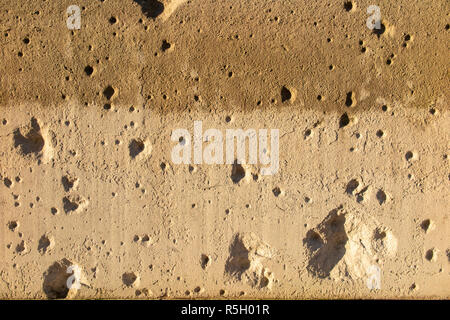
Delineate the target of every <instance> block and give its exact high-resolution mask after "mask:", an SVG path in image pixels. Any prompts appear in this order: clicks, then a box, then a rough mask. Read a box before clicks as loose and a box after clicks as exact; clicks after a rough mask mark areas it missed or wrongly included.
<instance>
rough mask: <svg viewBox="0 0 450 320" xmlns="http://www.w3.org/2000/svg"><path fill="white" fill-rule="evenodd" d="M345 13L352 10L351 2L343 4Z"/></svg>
mask: <svg viewBox="0 0 450 320" xmlns="http://www.w3.org/2000/svg"><path fill="white" fill-rule="evenodd" d="M344 9H345V11H347V12H349V11H351V10H352V9H353V3H352V2H351V1H347V2H344Z"/></svg>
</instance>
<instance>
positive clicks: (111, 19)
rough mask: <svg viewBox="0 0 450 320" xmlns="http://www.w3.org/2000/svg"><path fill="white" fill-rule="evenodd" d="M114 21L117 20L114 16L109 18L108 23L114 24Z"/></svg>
mask: <svg viewBox="0 0 450 320" xmlns="http://www.w3.org/2000/svg"><path fill="white" fill-rule="evenodd" d="M116 22H117V19H116V18H115V17H111V18H109V23H110V24H115V23H116Z"/></svg>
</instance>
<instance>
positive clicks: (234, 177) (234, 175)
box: [231, 160, 245, 184]
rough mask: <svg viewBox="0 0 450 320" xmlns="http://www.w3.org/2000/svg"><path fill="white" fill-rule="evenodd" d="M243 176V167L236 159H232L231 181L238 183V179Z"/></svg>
mask: <svg viewBox="0 0 450 320" xmlns="http://www.w3.org/2000/svg"><path fill="white" fill-rule="evenodd" d="M244 178H245V169H244V167H243V166H242V165H240V164H239V163H238V162H237V160H235V161H234V164H233V167H232V168H231V181H233V183H234V184H238V183H239V181H241V180H242V179H244Z"/></svg>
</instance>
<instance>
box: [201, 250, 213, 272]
mask: <svg viewBox="0 0 450 320" xmlns="http://www.w3.org/2000/svg"><path fill="white" fill-rule="evenodd" d="M210 261H211V260H210V258H209V256H207V255H206V254H202V256H201V258H200V264H201V266H202V269H203V270H204V269H206V268H207V267H208V266H209V263H210Z"/></svg>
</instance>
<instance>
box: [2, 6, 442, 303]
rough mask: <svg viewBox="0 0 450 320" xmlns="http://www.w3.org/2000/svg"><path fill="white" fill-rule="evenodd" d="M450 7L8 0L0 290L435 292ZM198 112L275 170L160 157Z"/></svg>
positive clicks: (438, 289)
mask: <svg viewBox="0 0 450 320" xmlns="http://www.w3.org/2000/svg"><path fill="white" fill-rule="evenodd" d="M70 5H77V6H79V8H80V9H81V28H80V29H74V30H70V29H68V26H67V24H66V22H67V19H68V17H69V15H70V14H68V13H67V12H66V10H67V8H68V7H69V6H70ZM370 5H377V6H379V8H380V14H381V26H380V29H374V30H371V29H369V28H368V27H367V25H366V21H367V19H368V17H369V16H370V14H368V13H367V8H368V7H369V6H370ZM449 12H450V3H449V1H447V0H434V1H431V0H430V1H411V0H398V1H385V0H379V1H378V2H375V1H372V0H370V1H365V0H355V1H340V0H333V1H300V0H285V1H274V0H273V1H270V0H268V1H259V0H258V1H257V0H246V1H238V0H227V1H213V0H204V1H200V0H164V1H161V2H159V1H156V0H147V1H145V0H139V1H138V0H100V1H99V0H89V1H88V0H77V1H73V0H70V1H68V0H60V1H50V0H30V1H26V2H25V1H9V0H7V1H1V3H0V26H1V34H0V44H1V59H0V70H1V73H0V121H1V123H0V180H1V185H0V259H1V260H0V261H1V264H0V280H1V281H0V297H2V298H15V299H17V298H38V299H41V298H42V299H47V298H48V299H55V298H81V299H83V298H104V299H108V298H131V299H142V298H144V299H155V298H167V299H174V298H220V297H224V298H241V299H242V298H244V299H245V298H282V299H297V298H432V299H434V298H449V297H450V276H449V275H450V241H449V240H450V236H449V231H450V221H449V219H448V218H449V211H448V207H449V206H448V203H449V182H450V171H449V169H450V166H449V159H448V152H449V129H450V118H449V107H448V100H447V99H448V96H449V88H450V86H449V84H450V83H449V70H450V59H449V45H448V44H449V24H448V23H449ZM194 121H202V133H203V134H204V136H205V135H206V136H207V134H205V131H206V130H208V129H212V128H214V129H217V130H219V131H220V132H222V133H223V135H224V136H225V132H226V130H227V129H242V130H244V131H245V130H251V129H253V130H255V131H256V132H258V130H260V129H268V130H269V131H270V129H278V130H279V143H278V145H279V168H278V170H277V171H276V172H275V173H274V174H272V175H263V174H261V172H262V171H261V169H262V167H265V165H263V164H261V163H259V162H257V163H253V164H251V163H248V162H250V161H247V162H246V163H239V161H237V160H239V159H236V162H234V163H228V164H207V163H204V162H203V163H201V164H200V163H198V162H197V163H194V160H193V157H194V153H195V150H192V154H191V157H188V158H187V159H188V160H189V162H190V163H189V164H188V163H186V164H176V163H174V161H173V155H172V153H173V150H174V148H175V147H176V146H177V145H178V144H179V146H180V145H184V146H186V142H187V143H188V146H189V142H192V141H181V140H180V141H177V140H175V141H172V139H171V136H172V134H173V132H174V131H175V130H176V129H179V128H184V129H186V130H187V131H188V132H189V133H190V134H191V135H192V137H191V138H192V139H195V137H194ZM259 132H261V131H259ZM249 140H250V139H249ZM269 140H270V139H269ZM182 142H183V143H182ZM209 144H211V139H210V138H209V137H206V138H205V140H204V141H202V142H201V143H200V145H203V148H204V150H209V149H208V148H207V147H208V145H209ZM269 145H270V143H269ZM185 150H186V149H185ZM216 150H217V149H216ZM264 151H266V152H268V153H269V154H270V153H271V151H270V150H264ZM273 151H274V150H272V155H273ZM248 153H249V154H250V147H249V148H248ZM223 157H224V158H225V154H224V155H223ZM232 157H234V154H233V155H232ZM249 157H250V155H249ZM74 266H75V267H74ZM71 277H72V278H71ZM69 278H71V279H69ZM67 280H70V281H72V282H71V283H72V284H78V286H72V287H70V288H69V287H68V286H67V283H68V281H67ZM70 281H69V282H70Z"/></svg>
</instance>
